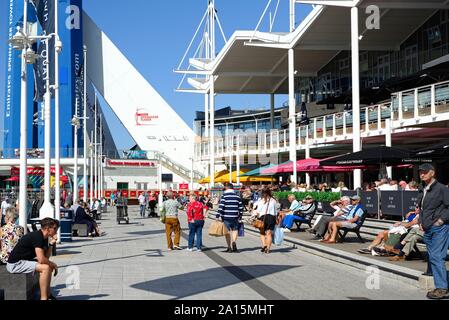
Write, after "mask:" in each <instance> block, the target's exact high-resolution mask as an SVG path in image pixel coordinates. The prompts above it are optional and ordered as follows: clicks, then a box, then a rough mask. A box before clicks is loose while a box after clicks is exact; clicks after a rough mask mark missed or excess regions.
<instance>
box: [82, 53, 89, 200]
mask: <svg viewBox="0 0 449 320" xmlns="http://www.w3.org/2000/svg"><path fill="white" fill-rule="evenodd" d="M83 102H84V103H83V108H84V110H83V111H84V120H83V138H84V163H83V177H84V194H83V200H84V202H87V196H88V193H87V192H88V191H87V190H88V183H87V47H86V46H84V97H83Z"/></svg>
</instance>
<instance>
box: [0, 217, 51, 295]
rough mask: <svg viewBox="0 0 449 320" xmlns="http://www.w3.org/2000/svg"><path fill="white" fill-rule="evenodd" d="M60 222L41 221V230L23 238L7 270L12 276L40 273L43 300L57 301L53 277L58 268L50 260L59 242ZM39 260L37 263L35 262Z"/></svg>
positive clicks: (15, 249) (11, 257) (14, 251)
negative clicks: (52, 287)
mask: <svg viewBox="0 0 449 320" xmlns="http://www.w3.org/2000/svg"><path fill="white" fill-rule="evenodd" d="M58 229H59V221H57V220H54V219H51V218H45V219H43V220H42V221H41V230H39V231H34V232H31V233H28V234H27V235H25V236H23V237H22V238H21V239H20V240H19V242H18V243H17V245H16V246H15V248H14V250H13V251H12V252H11V255H10V256H9V259H8V264H7V265H6V270H8V272H9V273H12V274H29V273H31V274H34V273H35V272H38V273H39V275H40V276H39V286H40V292H41V300H56V298H55V297H53V295H52V294H51V288H50V285H51V275H52V273H53V272H54V273H55V276H56V275H57V272H58V266H57V265H56V264H55V263H54V262H51V261H50V260H49V258H50V256H51V253H52V246H54V245H55V244H56V242H57V240H58V238H57V236H56V235H57V232H58ZM36 258H37V261H36V260H35V259H36Z"/></svg>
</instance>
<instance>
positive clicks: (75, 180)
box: [73, 99, 78, 203]
mask: <svg viewBox="0 0 449 320" xmlns="http://www.w3.org/2000/svg"><path fill="white" fill-rule="evenodd" d="M76 110H78V99H77V100H76ZM75 118H76V119H77V118H78V112H76V111H75ZM73 130H74V131H73V137H74V141H73V146H74V147H73V149H74V150H73V155H74V158H75V163H74V165H73V203H76V202H77V201H78V125H77V124H75V125H74V128H73Z"/></svg>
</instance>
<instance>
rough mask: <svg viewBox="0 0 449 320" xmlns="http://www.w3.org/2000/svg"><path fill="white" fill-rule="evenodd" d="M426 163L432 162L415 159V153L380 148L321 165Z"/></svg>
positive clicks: (337, 158) (326, 161) (325, 161)
mask: <svg viewBox="0 0 449 320" xmlns="http://www.w3.org/2000/svg"><path fill="white" fill-rule="evenodd" d="M425 162H432V161H431V160H430V159H425V158H415V157H414V153H413V152H410V151H408V150H404V149H400V148H392V147H386V146H379V147H375V148H369V149H364V150H362V151H360V152H355V153H348V154H345V155H342V156H338V157H334V158H330V159H326V160H323V161H321V162H320V164H321V165H322V166H354V165H356V166H376V165H386V166H399V165H404V164H413V163H417V164H419V163H425Z"/></svg>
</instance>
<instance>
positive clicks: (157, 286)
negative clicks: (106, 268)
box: [131, 265, 300, 299]
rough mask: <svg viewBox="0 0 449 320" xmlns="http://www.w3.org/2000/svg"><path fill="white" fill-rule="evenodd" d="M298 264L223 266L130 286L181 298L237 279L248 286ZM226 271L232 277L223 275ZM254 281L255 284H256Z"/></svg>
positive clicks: (221, 286)
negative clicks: (261, 278)
mask: <svg viewBox="0 0 449 320" xmlns="http://www.w3.org/2000/svg"><path fill="white" fill-rule="evenodd" d="M298 267H300V266H288V265H250V266H223V267H220V268H212V269H208V270H203V271H196V272H192V273H185V274H179V275H176V276H170V277H166V278H161V279H157V280H151V281H146V282H142V283H138V284H135V285H132V286H131V287H132V288H135V289H139V290H144V291H149V292H154V293H159V294H163V295H168V296H174V297H176V298H175V299H184V298H187V297H190V296H194V295H197V294H201V293H205V292H209V291H213V290H217V289H221V288H224V287H228V286H232V285H235V284H239V283H242V282H243V283H246V284H247V285H248V286H250V287H251V286H252V282H258V281H259V280H257V278H260V277H264V276H266V275H272V274H274V273H278V272H283V271H286V270H289V269H294V268H298ZM224 270H225V271H228V272H229V273H231V274H232V275H233V276H234V277H229V276H227V275H226V276H224V274H223V271H224ZM256 285H257V284H256Z"/></svg>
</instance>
